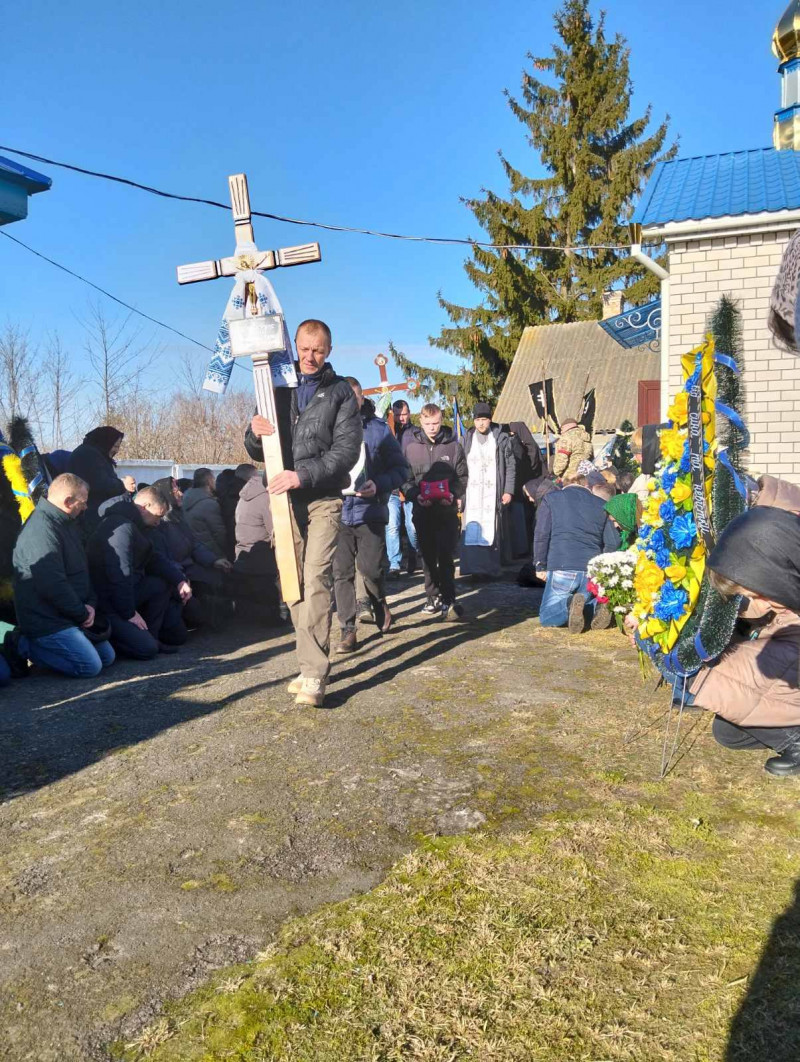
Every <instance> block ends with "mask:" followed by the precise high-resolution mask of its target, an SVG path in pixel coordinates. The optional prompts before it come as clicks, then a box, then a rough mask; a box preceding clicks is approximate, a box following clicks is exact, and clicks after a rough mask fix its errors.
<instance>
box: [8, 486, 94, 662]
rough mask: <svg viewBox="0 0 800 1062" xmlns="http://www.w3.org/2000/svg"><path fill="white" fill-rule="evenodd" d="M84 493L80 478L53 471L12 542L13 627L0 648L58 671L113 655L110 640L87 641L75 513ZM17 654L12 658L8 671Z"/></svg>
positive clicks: (90, 603) (89, 600)
mask: <svg viewBox="0 0 800 1062" xmlns="http://www.w3.org/2000/svg"><path fill="white" fill-rule="evenodd" d="M88 500H89V488H88V486H87V484H86V483H85V482H84V480H82V479H80V478H79V477H78V476H75V475H72V474H71V473H69V472H66V473H64V474H63V475H61V476H56V478H55V479H54V480H53V482H52V483H51V484H50V487H49V489H48V493H47V497H46V498H42V499H41V500H40V502H39V503H38V505H37V506H36V509H35V510H34V511H33V512H32V513H31V515H30V516H29V517H28V519H27V521H26V522H25V524H24V525H23V528H22V530H21V531H20V533H19V537H18V539H17V544H16V546H15V547H14V605H15V608H16V613H17V623H18V631H17V632H16V637H14V638H11V639H9V640H8V642H7V644H6V649H7V651H10V653H11V655H12V657H13V656H16V657H17V658H20V659H21V660H22V662H24V661H26V660H32V661H33V662H34V663H35V664H38V665H39V666H41V667H46V668H49V669H50V670H52V671H58V672H60V673H61V674H62V675H71V676H93V675H99V674H100V672H101V671H102V670H103V668H104V667H108V666H109V665H110V664H113V663H114V650H113V649H112V648H111V645H110V644H109V643H108V642H107V641H99V642H97V643H95V644H93V643H92V642H91V641H90V640H89V638H88V637H87V634H86V632H87V630H89V628H91V627H92V626H93V625H94V622H95V603H96V598H95V594H94V591H93V589H92V584H91V580H90V578H89V564H88V561H87V559H86V553H85V551H84V547H83V538H82V535H81V531H80V528H79V525H78V522H77V518H78V517H79V516H80V515H81V513H82V512H84V510H85V509H86V506H87V504H88ZM9 643H10V644H9ZM20 659H16V660H14V659H12V661H11V665H12V672H13V671H16V670H17V668H18V666H19V662H20ZM15 664H16V665H17V667H15V666H14V665H15ZM25 669H27V664H25ZM18 673H19V672H18ZM23 673H24V672H23Z"/></svg>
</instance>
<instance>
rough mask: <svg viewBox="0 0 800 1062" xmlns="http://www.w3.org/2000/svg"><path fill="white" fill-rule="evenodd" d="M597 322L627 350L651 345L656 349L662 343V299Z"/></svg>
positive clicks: (650, 347)
mask: <svg viewBox="0 0 800 1062" xmlns="http://www.w3.org/2000/svg"><path fill="white" fill-rule="evenodd" d="M597 323H598V324H599V325H600V327H601V328H602V329H603V330H604V331H606V332H608V334H609V335H610V336H611V338H612V339H615V340H616V341H617V343H619V345H620V346H621V347H625V349H626V350H636V349H638V348H640V347H649V349H650V350H653V351H656V350H658V349H659V348H660V345H661V299H655V300H654V301H653V302H648V303H647V305H646V306H634V307H633V309H631V310H627V311H626V312H625V313H619V314H617V315H616V317H607V318H606V320H605V321H598V322H597Z"/></svg>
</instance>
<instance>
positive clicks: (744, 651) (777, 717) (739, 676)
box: [690, 602, 800, 727]
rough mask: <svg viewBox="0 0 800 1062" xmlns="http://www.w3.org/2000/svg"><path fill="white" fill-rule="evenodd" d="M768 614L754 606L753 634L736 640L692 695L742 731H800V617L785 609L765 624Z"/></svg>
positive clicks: (749, 614) (748, 615)
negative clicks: (793, 728)
mask: <svg viewBox="0 0 800 1062" xmlns="http://www.w3.org/2000/svg"><path fill="white" fill-rule="evenodd" d="M763 611H764V605H763V603H761V602H758V603H754V602H751V603H750V605H749V607H748V609H747V611H745V612H743V613H742V619H743V620H744V621H745V623H747V621H748V620H750V621H751V623H752V624H753V626H752V629H751V630H749V631H748V629H747V627H745V629H744V630H743V631H740V632H737V633H736V634H734V637H733V640H732V642H731V644H730V645H729V646H728V648H727V649H726V650H725V652H724V653H723V654H722V655H721V656H720V657H719V659H718V660H717V661H716V662H715V663H714V664H712V665H711V666H710V667H705V668H703V669H702V670H701V671H700V672H699V674H698V675H696V676H695V678H694V680H693V682H692V684H691V687H690V689H691V692H692V694H694V697H695V702H696V704H697V705H698V707H700V708H705V709H707V710H708V711H711V712H714V713H715V714H716V715H721V716H722V718H723V719H727V720H728V722H730V723H735V724H736V726H743V727H762V726H782V727H786V726H800V616H798V615H797V613H795V612H790V611H789V609H784V608H781V609H776V610H774V612H770V613H767V615H766V616H765V617H764V620H766V622H765V623H764V621H763V620H761V618H760V616H759V613H763ZM760 623H763V625H760ZM749 634H757V635H758V636H757V637H756V638H755V639H753V638H751V637H748V635H749Z"/></svg>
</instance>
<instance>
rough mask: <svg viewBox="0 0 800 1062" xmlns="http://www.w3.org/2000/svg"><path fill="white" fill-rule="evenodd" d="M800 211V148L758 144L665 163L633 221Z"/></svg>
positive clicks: (643, 222) (661, 221)
mask: <svg viewBox="0 0 800 1062" xmlns="http://www.w3.org/2000/svg"><path fill="white" fill-rule="evenodd" d="M797 209H800V152H799V151H776V150H775V148H758V149H757V150H755V151H731V152H728V153H727V154H725V155H704V156H701V157H699V158H694V159H672V160H671V161H670V162H660V163H659V164H658V166H656V169H655V171H654V172H653V176H652V177H651V178H650V181H649V182H648V185H647V187H646V188H645V190H644V195H643V196H642V199H641V201H640V203H639V205H638V207H637V208H636V213H635V214H634V216H633V221H634V222H638V223H639V224H640V225H642V226H644V227H645V228H646V227H647V226H648V225H663V224H666V223H667V222H669V221H690V220H691V221H700V220H702V219H703V218H721V217H729V216H736V215H740V214H760V213H763V212H765V211H769V212H771V211H776V210H797Z"/></svg>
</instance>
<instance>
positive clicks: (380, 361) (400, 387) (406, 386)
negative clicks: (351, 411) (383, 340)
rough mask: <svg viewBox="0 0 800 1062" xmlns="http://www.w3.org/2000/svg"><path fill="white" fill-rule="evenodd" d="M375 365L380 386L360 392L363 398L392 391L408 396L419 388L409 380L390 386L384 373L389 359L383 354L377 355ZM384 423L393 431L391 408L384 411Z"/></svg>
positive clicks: (412, 380)
mask: <svg viewBox="0 0 800 1062" xmlns="http://www.w3.org/2000/svg"><path fill="white" fill-rule="evenodd" d="M375 364H376V365H377V366H378V370H379V372H380V374H381V385H380V387H368V388H367V389H366V390H364V391H362V392H361V393H362V394H363V395H364V397H365V398H369V396H370V395H386V394H389V393H390V392H393V391H408V393H409V394H410V395H413V394H414V392H415V391H416V390H417V388H418V387H419V383H418V382H417V381H416V380H414V379H411V378H409V379H408V380H406V381H405V383H397V384H390V383H389V376H388V374H387V372H386V366H387V365H388V364H389V359H388V358H387V357H386V355H385V354H379V355H378V356H377V358H376V359H375ZM386 423H387V424H388V425H389V427H390V428H391V429H392V431H394V414H393V413H392V409H391V407H389V409H388V410H387V411H386Z"/></svg>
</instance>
